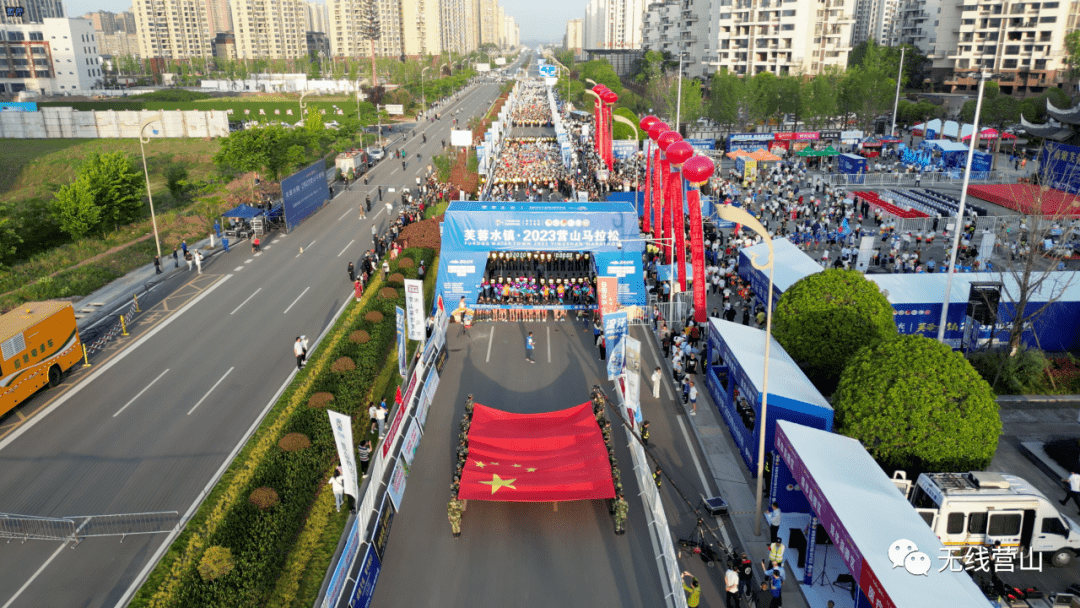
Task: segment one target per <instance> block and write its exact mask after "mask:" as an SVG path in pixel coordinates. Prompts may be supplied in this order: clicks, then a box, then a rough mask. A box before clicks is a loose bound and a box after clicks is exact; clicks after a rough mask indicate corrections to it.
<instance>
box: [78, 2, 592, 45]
mask: <svg viewBox="0 0 1080 608" xmlns="http://www.w3.org/2000/svg"><path fill="white" fill-rule="evenodd" d="M313 1H314V2H315V3H316V4H322V5H324V6H326V5H327V2H326V1H325V0H322V1H320V0H313ZM132 5H133V2H132V0H64V10H65V11H66V14H67V15H68V16H69V17H79V16H81V15H85V14H87V13H93V12H97V11H109V12H113V13H122V12H124V11H131V10H132ZM499 5H500V6H502V7H503V8H504V9H505V11H506V15H507V16H510V17H513V18H514V19H515V20H516V21H517V23H518V26H519V28H520V30H521V40H522V41H524V40H543V41H547V42H558V41H559V40H561V39H562V36H563V34H564V33H565V31H566V21H567V20H568V19H575V18H577V17H579V16H580V15H579V13H584V10H585V3H584V2H583V1H582V0H551V1H549V2H545V3H543V4H537V3H534V2H532V1H531V0H500V2H499Z"/></svg>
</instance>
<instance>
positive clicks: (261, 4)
mask: <svg viewBox="0 0 1080 608" xmlns="http://www.w3.org/2000/svg"><path fill="white" fill-rule="evenodd" d="M230 4H231V8H232V23H233V34H234V35H235V36H236V58H237V59H290V58H293V57H302V56H305V55H307V5H306V4H305V3H304V1H303V0H251V1H250V2H249V1H241V0H234V1H233V2H232V3H230Z"/></svg>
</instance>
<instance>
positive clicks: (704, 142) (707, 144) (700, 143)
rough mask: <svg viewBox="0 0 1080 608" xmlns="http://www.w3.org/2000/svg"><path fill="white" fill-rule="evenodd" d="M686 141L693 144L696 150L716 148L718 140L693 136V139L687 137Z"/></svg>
mask: <svg viewBox="0 0 1080 608" xmlns="http://www.w3.org/2000/svg"><path fill="white" fill-rule="evenodd" d="M684 141H686V143H688V144H690V145H691V146H693V147H694V149H695V150H715V149H716V140H715V139H697V138H691V139H686V140H684Z"/></svg>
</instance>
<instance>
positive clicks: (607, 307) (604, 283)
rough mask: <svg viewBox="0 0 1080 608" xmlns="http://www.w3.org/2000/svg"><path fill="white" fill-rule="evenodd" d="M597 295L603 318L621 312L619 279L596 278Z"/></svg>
mask: <svg viewBox="0 0 1080 608" xmlns="http://www.w3.org/2000/svg"><path fill="white" fill-rule="evenodd" d="M596 293H597V294H598V295H599V302H600V316H601V317H603V316H604V315H606V314H608V313H613V312H618V311H619V278H618V277H596Z"/></svg>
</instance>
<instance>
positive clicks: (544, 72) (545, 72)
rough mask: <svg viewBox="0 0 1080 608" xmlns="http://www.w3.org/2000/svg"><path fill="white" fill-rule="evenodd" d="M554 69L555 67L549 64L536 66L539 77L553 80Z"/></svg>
mask: <svg viewBox="0 0 1080 608" xmlns="http://www.w3.org/2000/svg"><path fill="white" fill-rule="evenodd" d="M555 69H556V68H555V66H553V65H551V64H548V65H541V66H538V67H537V68H536V71H537V72H539V73H540V75H541V76H547V77H552V78H553V77H554V76H555V74H556V72H555Z"/></svg>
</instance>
